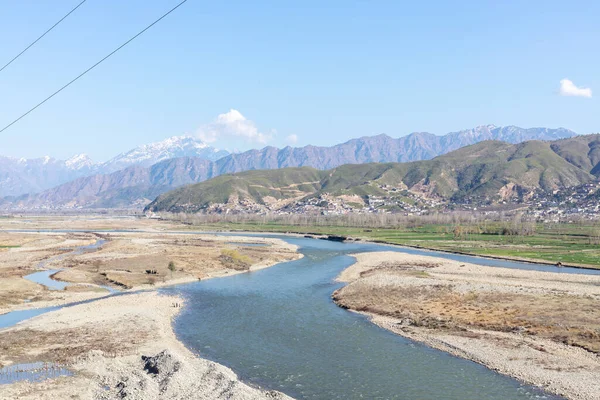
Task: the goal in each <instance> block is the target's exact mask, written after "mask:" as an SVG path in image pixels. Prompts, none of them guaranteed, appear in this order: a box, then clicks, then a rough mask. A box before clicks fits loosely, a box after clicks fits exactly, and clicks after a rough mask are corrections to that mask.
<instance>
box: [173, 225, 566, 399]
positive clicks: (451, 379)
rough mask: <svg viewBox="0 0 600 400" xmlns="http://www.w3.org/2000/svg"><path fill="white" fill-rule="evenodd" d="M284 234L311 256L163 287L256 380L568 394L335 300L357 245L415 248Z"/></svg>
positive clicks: (205, 353) (375, 389)
mask: <svg viewBox="0 0 600 400" xmlns="http://www.w3.org/2000/svg"><path fill="white" fill-rule="evenodd" d="M272 237H277V236H272ZM281 238H282V239H283V240H286V241H287V242H289V243H292V244H295V245H298V246H299V247H300V251H301V252H302V253H303V254H304V258H302V259H300V260H297V261H291V262H287V263H282V264H279V265H276V266H274V267H271V268H268V269H265V270H260V271H255V272H252V273H249V274H241V275H235V276H231V277H227V278H222V279H212V280H207V281H202V282H195V283H192V284H186V285H181V286H177V287H172V288H166V289H162V291H164V292H167V293H175V294H178V295H181V296H183V297H184V298H185V299H186V307H185V309H184V310H183V311H182V313H181V314H180V315H179V316H178V318H177V319H176V321H175V332H176V334H177V335H178V337H179V339H180V340H182V341H183V342H184V343H185V345H186V346H188V347H189V348H190V349H192V350H193V351H195V352H197V353H198V354H199V355H200V356H201V357H204V358H208V359H211V360H214V361H216V362H219V363H221V364H224V365H227V366H229V367H231V368H232V369H233V370H234V371H236V372H237V373H238V374H239V375H240V377H241V378H242V379H244V380H246V381H248V382H252V383H255V384H258V385H260V386H262V387H266V388H269V389H276V390H280V391H283V392H285V393H287V394H289V395H291V396H293V397H295V398H298V399H456V400H467V399H472V400H476V399H477V400H481V399H488V400H495V399H498V400H500V399H503V400H505V399H533V398H547V399H558V398H560V397H557V396H553V395H550V394H546V393H544V392H543V391H541V390H539V389H537V388H534V387H531V386H528V385H525V384H522V383H520V382H518V381H517V380H515V379H512V378H509V377H506V376H503V375H500V374H498V373H495V372H493V371H491V370H489V369H487V368H485V367H483V366H481V365H478V364H476V363H474V362H471V361H467V360H464V359H460V358H457V357H454V356H451V355H449V354H447V353H444V352H441V351H438V350H435V349H431V348H429V347H427V346H424V345H421V344H419V343H416V342H413V341H411V340H408V339H405V338H402V337H400V336H397V335H394V334H392V333H390V332H388V331H386V330H384V329H381V328H379V327H378V326H376V325H374V324H372V323H370V322H369V321H368V320H367V319H366V318H365V317H363V316H361V315H359V314H356V313H352V312H349V311H346V310H343V309H341V308H339V307H337V306H336V305H335V304H334V303H333V302H332V300H331V298H330V296H331V294H332V292H333V291H334V290H336V289H337V288H339V287H340V286H341V284H339V283H336V282H335V281H334V278H335V277H336V276H337V275H338V274H339V273H340V272H341V271H342V270H343V269H345V268H346V267H348V266H350V265H351V264H352V263H353V262H354V259H353V258H352V257H350V256H349V255H348V254H351V253H356V252H365V251H389V250H392V251H400V252H404V251H407V249H401V248H397V247H391V246H381V245H376V244H368V243H360V244H359V243H336V242H331V241H324V240H315V239H306V238H293V237H281ZM408 251H409V252H420V251H419V250H411V249H408ZM431 255H436V256H441V257H446V258H450V256H452V257H453V255H448V254H444V253H436V254H431ZM471 258H472V257H471ZM476 260H482V259H476ZM468 261H471V262H473V260H468ZM486 261H491V262H493V263H494V264H496V263H501V262H500V261H499V260H486ZM512 264H518V263H511V265H512ZM520 265H523V266H525V267H527V268H536V269H538V268H539V269H544V270H548V269H550V268H553V267H548V266H536V265H534V264H520ZM512 266H513V267H514V266H515V265H512Z"/></svg>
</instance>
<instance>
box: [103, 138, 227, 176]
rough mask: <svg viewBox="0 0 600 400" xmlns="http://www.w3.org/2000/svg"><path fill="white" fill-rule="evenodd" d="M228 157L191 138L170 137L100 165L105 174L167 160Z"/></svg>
mask: <svg viewBox="0 0 600 400" xmlns="http://www.w3.org/2000/svg"><path fill="white" fill-rule="evenodd" d="M227 155H229V152H228V151H225V150H220V149H216V148H214V147H211V146H209V145H208V144H206V143H204V142H203V141H201V140H199V139H196V138H195V137H193V136H189V135H183V136H171V137H169V138H166V139H164V140H161V141H158V142H152V143H148V144H144V145H141V146H138V147H136V148H134V149H132V150H129V151H127V152H125V153H121V154H119V155H118V156H116V157H115V158H113V159H111V160H109V161H107V162H106V163H104V164H103V165H102V169H103V170H104V171H107V172H113V171H118V170H120V169H123V168H127V167H128V166H131V165H141V166H146V167H147V166H150V165H152V164H156V163H157V162H160V161H163V160H167V159H169V158H178V157H199V158H203V159H206V160H209V161H216V160H218V159H219V158H222V157H225V156H227Z"/></svg>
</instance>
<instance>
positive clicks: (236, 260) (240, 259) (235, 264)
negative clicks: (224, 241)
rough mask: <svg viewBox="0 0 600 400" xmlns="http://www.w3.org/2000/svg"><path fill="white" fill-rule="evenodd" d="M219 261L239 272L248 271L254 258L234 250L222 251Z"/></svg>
mask: <svg viewBox="0 0 600 400" xmlns="http://www.w3.org/2000/svg"><path fill="white" fill-rule="evenodd" d="M219 259H220V260H221V262H222V263H223V265H224V266H226V267H227V268H231V269H235V270H237V271H247V270H248V269H250V266H251V265H252V258H250V257H248V256H247V255H245V254H241V253H240V252H239V251H238V250H234V249H223V250H221V257H219Z"/></svg>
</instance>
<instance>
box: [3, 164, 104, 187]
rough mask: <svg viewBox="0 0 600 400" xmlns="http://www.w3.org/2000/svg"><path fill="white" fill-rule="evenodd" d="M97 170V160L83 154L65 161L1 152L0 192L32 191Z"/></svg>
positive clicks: (93, 172)
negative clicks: (29, 157) (4, 154)
mask: <svg viewBox="0 0 600 400" xmlns="http://www.w3.org/2000/svg"><path fill="white" fill-rule="evenodd" d="M97 171H98V170H97V168H96V164H94V162H93V161H92V160H91V159H90V158H89V157H87V156H86V155H78V156H75V157H72V158H70V159H69V160H66V161H65V160H57V159H55V158H52V157H50V156H45V157H40V158H31V159H27V158H13V157H2V156H0V195H2V196H19V195H21V194H24V193H35V192H39V191H42V190H45V189H48V188H51V187H54V186H56V185H60V184H62V183H64V182H68V181H70V180H73V179H77V178H79V177H82V176H88V175H91V174H95V173H96V172H97Z"/></svg>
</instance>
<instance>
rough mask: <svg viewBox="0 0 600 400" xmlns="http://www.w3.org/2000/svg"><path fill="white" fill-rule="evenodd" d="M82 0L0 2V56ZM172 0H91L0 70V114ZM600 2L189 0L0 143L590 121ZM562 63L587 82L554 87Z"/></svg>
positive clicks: (90, 149) (126, 144) (228, 140)
mask: <svg viewBox="0 0 600 400" xmlns="http://www.w3.org/2000/svg"><path fill="white" fill-rule="evenodd" d="M78 2H79V0H55V1H45V0H20V1H10V2H8V1H6V2H2V4H1V10H0V63H1V64H4V62H5V61H8V60H9V59H10V58H12V56H14V55H15V54H16V53H18V52H19V51H20V50H22V49H23V48H24V47H25V46H26V45H27V44H28V43H29V42H31V41H32V40H33V39H35V38H36V37H37V36H38V35H39V34H40V33H41V32H43V31H44V30H45V29H47V28H48V27H49V26H50V25H52V24H53V23H54V22H56V21H57V20H58V19H59V18H60V17H62V16H63V15H64V14H65V13H66V12H68V11H69V10H70V9H71V8H72V7H73V6H75V5H76V4H77V3H78ZM178 2H179V0H163V1H156V0H155V1H150V0H128V1H117V0H88V1H87V2H86V3H85V4H84V5H83V6H81V7H80V8H79V9H78V10H77V11H75V13H73V14H72V15H71V16H70V17H69V18H68V19H67V20H65V21H64V22H63V23H62V24H61V25H60V26H58V27H57V28H56V29H55V30H54V31H52V32H51V33H49V34H48V35H47V36H46V37H45V38H43V39H42V40H41V41H40V42H39V43H38V44H37V45H36V46H35V47H33V48H32V49H31V50H30V51H29V52H27V53H26V54H25V55H24V56H22V57H21V58H20V59H18V60H17V61H16V62H15V63H13V64H12V65H11V66H9V67H8V68H7V69H6V70H4V71H3V72H1V73H0V124H1V125H3V126H4V125H5V124H6V123H8V122H10V121H11V120H12V119H14V118H16V117H17V116H18V115H20V114H21V113H22V112H24V111H26V110H27V109H28V108H30V107H31V106H32V105H34V104H36V103H37V102H38V101H40V100H41V99H43V98H44V97H45V96H47V95H48V94H50V93H52V92H53V91H54V90H56V89H57V88H58V87H60V86H62V85H63V84H64V83H66V82H68V81H69V80H70V79H72V78H73V77H74V76H76V75H77V74H79V73H80V72H82V71H83V70H84V69H86V68H87V67H89V66H90V65H91V64H93V63H94V62H96V61H97V60H98V59H100V58H101V57H103V56H104V55H105V54H107V53H108V52H110V51H112V50H113V49H114V48H115V47H117V46H118V45H119V44H121V43H122V42H124V41H125V40H126V39H128V38H129V37H130V36H132V35H133V34H135V33H137V31H139V30H140V29H141V28H143V27H144V26H145V25H147V24H148V23H149V22H151V21H152V20H154V19H155V18H157V17H158V16H160V15H161V14H162V13H163V12H165V11H166V10H168V9H169V8H171V7H172V6H174V5H175V4H177V3H178ZM598 15H600V2H598V1H571V2H565V1H554V0H548V1H537V0H531V1H502V2H499V1H482V0H480V1H455V2H450V1H418V2H403V1H365V0H362V1H351V0H346V1H337V0H331V1H312V0H306V1H298V2H292V1H275V0H273V1H260V0H256V1H222V2H207V1H200V0H188V2H187V3H186V4H184V5H183V6H182V7H181V8H180V9H178V10H177V11H176V12H174V13H173V14H171V15H170V16H169V17H168V18H167V19H165V20H163V21H162V22H161V23H160V24H158V25H156V26H155V27H154V28H152V29H151V30H150V31H148V32H147V33H146V34H144V35H143V36H141V37H140V38H138V39H137V40H136V41H134V42H133V43H131V44H130V45H129V46H128V47H126V48H124V49H123V50H122V51H121V52H119V53H118V54H116V55H115V56H114V57H113V58H111V59H109V60H108V61H107V62H105V63H104V64H102V65H101V66H99V67H98V68H96V69H95V70H94V71H92V72H91V73H89V74H88V75H86V76H85V77H84V78H82V79H81V80H80V81H78V82H77V83H75V84H74V85H73V86H71V87H70V88H68V89H66V90H65V91H63V92H62V93H60V94H59V95H58V96H56V97H55V98H54V99H52V100H51V101H50V102H48V103H47V104H45V105H44V106H43V107H41V108H40V109H38V110H37V111H35V112H34V113H32V114H31V115H29V116H28V117H26V118H25V119H24V120H22V121H21V122H19V123H18V124H16V125H15V126H13V127H12V128H10V129H8V130H6V131H5V132H3V133H2V135H3V138H2V147H1V148H0V154H2V155H10V156H19V157H21V156H24V157H36V156H42V155H46V154H49V155H52V156H55V157H58V158H67V157H70V156H71V155H73V154H76V153H82V152H85V153H88V154H89V155H90V156H91V157H92V158H94V159H96V160H98V161H103V160H105V159H107V158H109V157H111V156H113V155H115V154H116V153H119V152H121V151H124V150H128V149H129V148H131V147H134V146H136V145H139V144H143V143H147V142H151V141H156V140H161V139H164V138H166V137H168V136H173V135H181V134H185V133H188V134H195V135H200V136H201V137H203V138H206V139H209V140H214V142H213V143H212V144H214V145H216V146H218V147H222V148H230V149H232V148H238V149H245V148H250V147H263V146H264V145H265V144H271V145H275V146H284V145H286V144H287V143H291V142H293V141H294V140H293V139H296V144H297V145H305V144H315V145H332V144H335V143H339V142H342V141H345V140H348V139H350V138H353V137H359V136H365V135H373V134H379V133H387V134H389V135H390V136H393V137H399V136H403V135H405V134H408V133H410V132H413V131H428V132H432V133H436V134H444V133H447V132H449V131H456V130H460V129H465V128H471V127H474V126H476V125H481V124H488V123H493V124H496V125H518V126H522V127H532V126H545V127H558V126H563V127H567V128H570V129H573V130H575V131H577V132H579V133H591V132H599V131H600V109H599V105H600V103H599V101H598V97H600V69H599V67H598V66H599V65H600V52H599V51H598V49H599V43H600V25H599V24H598ZM565 78H567V79H569V80H570V81H571V82H572V83H573V85H575V86H576V87H577V88H590V89H591V90H592V94H593V95H592V97H589V96H587V95H588V94H589V93H588V92H585V91H583V92H581V91H580V92H577V88H573V87H566V89H565V90H567V91H569V90H571V92H569V93H571V94H578V95H579V96H563V95H561V93H560V86H561V83H560V81H561V80H562V79H565ZM563 94H566V93H563ZM230 110H234V111H230ZM219 115H220V117H219ZM293 135H295V136H293Z"/></svg>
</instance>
